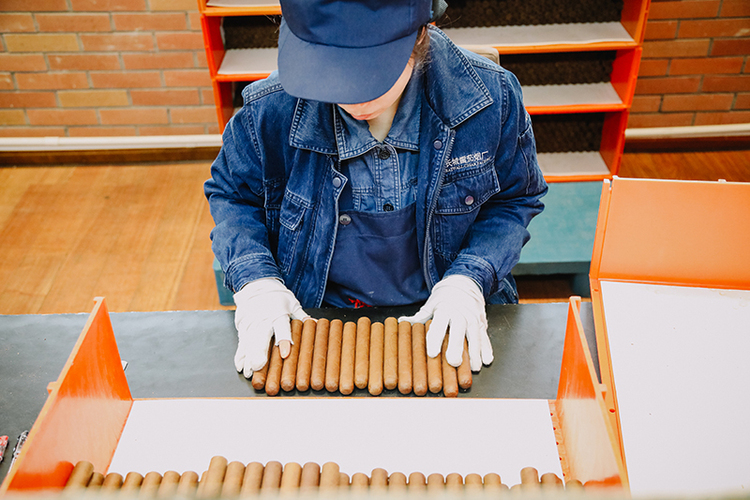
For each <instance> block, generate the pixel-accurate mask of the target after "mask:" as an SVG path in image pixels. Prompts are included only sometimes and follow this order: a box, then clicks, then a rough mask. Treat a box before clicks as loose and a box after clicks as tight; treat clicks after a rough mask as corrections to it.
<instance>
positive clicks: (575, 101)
mask: <svg viewBox="0 0 750 500" xmlns="http://www.w3.org/2000/svg"><path fill="white" fill-rule="evenodd" d="M522 89H523V103H524V105H525V106H574V105H586V104H599V105H608V104H622V99H620V96H619V95H617V91H615V88H614V87H613V86H612V84H611V83H579V84H571V85H525V86H523V87H522Z"/></svg>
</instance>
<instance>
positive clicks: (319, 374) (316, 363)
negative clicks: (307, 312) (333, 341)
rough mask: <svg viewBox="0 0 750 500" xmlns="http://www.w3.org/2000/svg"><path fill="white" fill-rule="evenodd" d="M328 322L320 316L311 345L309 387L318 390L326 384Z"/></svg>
mask: <svg viewBox="0 0 750 500" xmlns="http://www.w3.org/2000/svg"><path fill="white" fill-rule="evenodd" d="M329 326H330V322H329V321H328V320H327V319H325V318H321V319H319V320H318V323H317V325H316V326H315V345H314V347H313V360H312V373H311V375H310V387H312V389H313V390H314V391H320V390H321V389H323V388H324V387H325V384H326V355H327V354H328V328H329Z"/></svg>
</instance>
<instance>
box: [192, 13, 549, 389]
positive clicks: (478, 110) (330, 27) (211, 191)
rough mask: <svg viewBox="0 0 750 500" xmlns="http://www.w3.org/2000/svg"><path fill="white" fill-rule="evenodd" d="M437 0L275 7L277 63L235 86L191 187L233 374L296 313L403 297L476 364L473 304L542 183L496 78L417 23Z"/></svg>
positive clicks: (480, 308) (514, 247)
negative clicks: (210, 159) (219, 296)
mask: <svg viewBox="0 0 750 500" xmlns="http://www.w3.org/2000/svg"><path fill="white" fill-rule="evenodd" d="M444 9H445V4H444V2H442V0H434V1H431V0H281V11H282V21H281V25H280V29H279V55H278V71H275V72H273V73H272V74H271V75H270V76H269V77H268V78H266V79H264V80H261V81H257V82H254V83H252V84H250V85H248V86H247V87H246V88H245V89H244V90H243V92H242V96H243V101H244V105H243V107H242V108H241V109H240V110H239V111H238V112H237V113H236V115H235V116H234V117H233V118H232V119H231V120H230V121H229V123H228V124H227V126H226V130H225V131H224V133H223V145H222V148H221V151H220V152H219V155H218V157H217V158H216V160H215V161H214V163H213V165H212V167H211V179H209V180H208V181H207V182H206V184H205V194H206V197H207V198H208V201H209V204H210V208H211V213H212V215H213V218H214V221H215V223H216V227H215V228H214V229H213V230H212V232H211V238H212V247H213V251H214V253H215V255H216V257H217V259H218V261H219V262H220V264H221V267H222V269H223V270H224V273H225V276H226V280H225V285H226V286H227V288H229V289H230V290H232V291H233V293H234V302H235V305H236V311H235V325H236V327H237V330H238V348H237V352H236V355H235V359H234V361H235V367H236V369H237V371H239V372H242V373H243V374H244V375H245V376H246V377H248V378H249V377H250V376H251V375H252V373H253V371H255V370H259V369H260V368H262V367H263V366H264V365H265V363H266V362H267V359H268V350H269V344H270V341H271V339H272V338H275V343H276V344H277V345H279V349H280V351H281V354H282V357H286V356H287V355H288V353H289V351H290V342H291V332H290V318H291V319H299V320H304V319H307V318H308V317H309V316H308V315H307V313H306V312H305V308H318V307H339V308H342V307H363V306H400V305H407V304H412V305H414V309H415V310H416V309H417V307H418V306H419V305H420V304H423V305H422V306H421V308H419V309H418V311H417V313H416V314H415V315H414V316H410V317H403V318H399V319H400V320H402V321H403V320H408V321H412V322H422V323H423V322H426V321H427V320H429V319H432V324H431V327H430V329H429V331H428V332H427V339H426V341H427V353H428V355H429V356H432V357H434V356H436V355H437V354H438V353H439V352H440V349H441V345H442V343H443V338H444V337H445V335H446V331H447V330H448V328H449V327H450V330H449V331H450V335H449V340H448V348H447V351H446V359H447V361H448V362H449V363H450V364H452V365H454V366H458V365H459V364H460V362H461V357H462V351H463V345H464V338H466V340H467V341H468V350H469V358H470V365H471V368H472V370H474V371H478V370H479V369H480V368H481V367H482V365H483V364H485V365H486V364H489V363H491V362H492V359H493V352H492V346H491V345H490V340H489V337H488V334H487V318H486V313H485V304H488V303H490V304H495V303H517V302H518V297H517V292H516V286H515V282H514V280H513V277H512V276H511V274H510V272H511V269H512V268H513V266H514V265H515V264H516V262H517V261H518V259H519V254H520V251H521V248H522V246H523V245H524V244H525V242H526V241H527V240H528V239H529V233H528V231H527V229H526V227H527V226H528V224H529V222H530V220H531V219H532V217H534V216H535V215H536V214H538V213H540V212H541V211H542V209H543V204H542V202H541V201H540V198H541V197H542V196H543V195H544V194H545V193H546V191H547V185H546V183H545V181H544V178H543V175H542V173H541V171H540V169H539V165H538V163H537V156H536V146H535V141H534V135H533V131H532V127H531V120H530V118H529V115H528V114H527V112H526V110H525V109H524V106H523V102H522V94H521V88H520V85H519V83H518V80H517V79H516V78H515V76H514V75H513V74H511V73H510V72H508V71H506V70H504V69H503V68H501V67H500V66H498V65H496V64H495V63H493V62H491V61H490V60H489V59H487V58H484V57H482V56H478V55H476V54H473V53H471V52H469V51H467V50H464V49H462V48H459V47H457V46H456V45H454V44H453V43H452V42H451V40H450V39H449V38H448V37H447V36H446V35H445V33H443V32H442V31H441V30H440V29H438V28H436V27H435V26H433V25H432V24H431V21H434V20H435V19H436V18H437V17H439V16H440V14H441V11H442V10H444Z"/></svg>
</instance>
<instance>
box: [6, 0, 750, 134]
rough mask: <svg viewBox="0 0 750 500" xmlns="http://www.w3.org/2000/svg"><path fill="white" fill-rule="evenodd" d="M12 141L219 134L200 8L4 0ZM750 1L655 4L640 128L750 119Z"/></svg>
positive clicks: (158, 1) (177, 0) (158, 2)
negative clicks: (48, 137) (35, 137)
mask: <svg viewBox="0 0 750 500" xmlns="http://www.w3.org/2000/svg"><path fill="white" fill-rule="evenodd" d="M0 32H1V33H2V39H1V40H0V42H1V43H2V46H1V47H0V136H6V137H8V136H17V137H23V136H27V137H30V136H68V137H77V136H95V135H99V136H103V135H112V136H128V135H131V136H132V135H168V134H203V133H217V132H218V127H217V125H216V112H215V110H214V106H213V93H212V90H211V82H210V79H209V76H208V70H207V68H206V56H205V52H204V50H203V41H202V35H201V30H200V22H199V16H198V12H197V6H196V2H195V0H0ZM749 54H750V0H682V1H661V0H653V1H652V3H651V9H650V15H649V22H648V26H647V30H646V40H645V42H644V51H643V60H642V63H641V72H640V77H639V80H638V85H637V87H636V96H635V99H634V102H633V108H632V113H631V116H630V122H629V127H633V128H637V127H657V126H684V125H710V124H726V123H750V63H749V62H748V57H749V56H748V55H749Z"/></svg>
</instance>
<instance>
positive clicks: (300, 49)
mask: <svg viewBox="0 0 750 500" xmlns="http://www.w3.org/2000/svg"><path fill="white" fill-rule="evenodd" d="M417 34H418V31H417V32H414V33H413V34H411V35H408V36H405V37H403V38H400V39H398V40H394V41H392V42H389V43H386V44H383V45H378V46H375V47H365V48H342V47H334V46H330V45H320V44H315V43H310V42H306V41H304V40H302V39H300V38H298V37H297V36H295V35H294V33H292V32H291V30H290V29H289V27H288V26H287V24H286V22H284V20H283V19H282V21H281V28H280V31H279V59H278V68H279V80H280V82H281V86H282V87H284V90H285V91H286V92H287V93H288V94H290V95H293V96H295V97H301V98H303V99H310V100H314V101H322V102H330V103H336V104H358V103H362V102H369V101H372V100H373V99H377V98H378V97H380V96H382V95H383V94H385V93H386V92H387V91H388V90H390V89H391V87H393V85H394V84H395V83H396V80H398V78H399V77H400V76H401V73H403V71H404V68H406V64H407V63H408V62H409V57H411V53H412V50H413V49H414V42H415V41H416V39H417Z"/></svg>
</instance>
